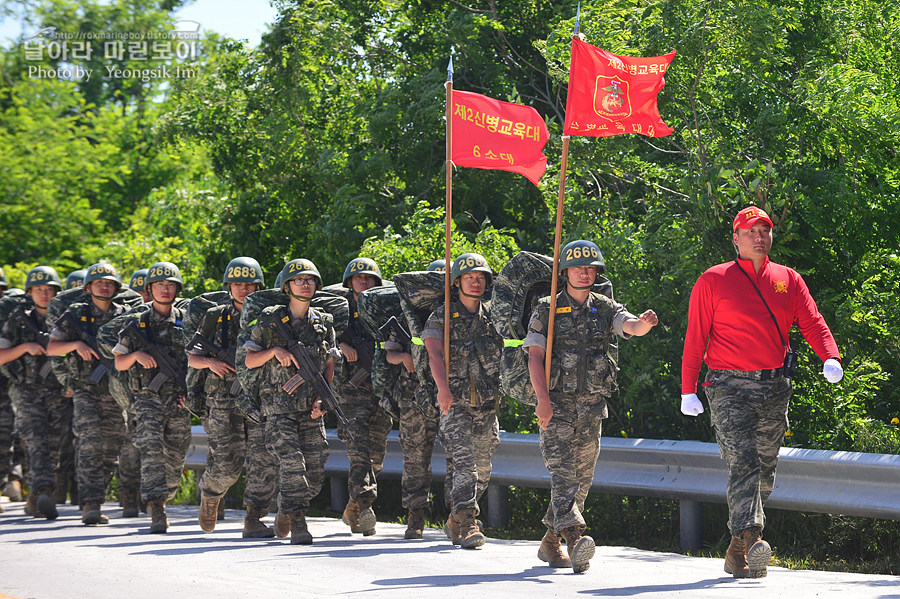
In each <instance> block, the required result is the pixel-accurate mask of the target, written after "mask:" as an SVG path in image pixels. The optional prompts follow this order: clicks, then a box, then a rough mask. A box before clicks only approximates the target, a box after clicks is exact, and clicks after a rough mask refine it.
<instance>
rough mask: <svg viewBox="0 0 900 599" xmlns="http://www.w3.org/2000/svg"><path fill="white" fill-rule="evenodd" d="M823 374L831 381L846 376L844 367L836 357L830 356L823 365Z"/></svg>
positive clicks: (833, 381)
mask: <svg viewBox="0 0 900 599" xmlns="http://www.w3.org/2000/svg"><path fill="white" fill-rule="evenodd" d="M822 374H823V375H824V376H825V380H826V381H828V382H829V383H836V382H838V381H840V380H841V379H842V378H844V369H843V368H841V363H840V362H838V361H837V360H835V359H834V358H828V359H827V360H825V364H823V365H822Z"/></svg>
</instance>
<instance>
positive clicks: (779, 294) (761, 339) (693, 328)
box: [681, 258, 840, 393]
mask: <svg viewBox="0 0 900 599" xmlns="http://www.w3.org/2000/svg"><path fill="white" fill-rule="evenodd" d="M738 262H739V263H740V267H739V266H738V264H737V263H735V262H734V261H732V262H725V263H724V264H718V265H716V266H713V267H712V268H710V269H709V270H707V271H706V272H705V273H703V274H702V275H700V278H699V279H697V283H696V284H695V285H694V289H693V290H692V291H691V302H690V308H689V311H688V328H687V334H686V335H685V338H684V355H683V356H682V362H681V392H682V393H696V392H697V379H698V377H699V376H700V366H701V363H702V362H704V361H705V362H706V365H707V366H708V367H709V368H712V369H716V370H768V369H771V368H779V367H781V366H782V365H784V356H785V349H784V346H783V345H782V343H781V339H779V337H778V331H780V332H781V337H782V338H783V339H784V340H785V342H787V340H788V331H790V329H791V325H792V324H793V323H794V322H795V321H796V322H797V326H798V327H799V329H800V332H801V333H802V334H803V337H804V338H805V339H806V341H807V342H809V344H810V345H811V346H812V348H813V349H814V350H815V352H816V354H817V355H818V356H819V358H821V359H822V361H823V362H824V361H825V360H827V359H828V358H838V359H840V353H839V352H838V348H837V344H836V343H835V342H834V337H833V336H832V334H831V331H830V330H829V329H828V325H827V324H825V319H824V318H823V317H822V315H821V314H819V309H818V308H817V307H816V302H815V301H813V298H812V296H811V295H810V294H809V289H808V288H807V287H806V283H805V282H804V281H803V278H802V277H801V276H800V275H799V274H798V273H797V272H796V271H795V270H794V269H792V268H788V267H787V266H782V265H780V264H775V263H774V262H770V261H769V259H768V258H766V260H765V263H764V264H763V266H762V268H760V270H759V274H757V273H756V272H755V271H754V269H753V263H752V262H750V261H749V260H741V259H738ZM740 269H743V270H744V272H745V273H747V274H748V275H749V277H750V279H749V280H748V278H747V277H745V276H744V275H743V274H741V271H740ZM751 280H752V281H753V283H756V286H757V288H759V291H760V292H761V293H762V295H763V297H764V298H766V302H767V303H768V304H769V308H771V310H772V313H773V314H775V318H776V319H777V320H778V331H776V329H775V324H774V323H773V322H772V317H771V316H770V315H769V311H768V310H766V306H765V305H764V304H763V302H762V300H761V299H760V298H759V295H758V294H757V293H756V290H755V289H753V284H752V283H751V282H750V281H751Z"/></svg>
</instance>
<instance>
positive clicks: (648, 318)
mask: <svg viewBox="0 0 900 599" xmlns="http://www.w3.org/2000/svg"><path fill="white" fill-rule="evenodd" d="M638 318H639V319H640V320H641V322H643V323H646V324H649V325H650V326H651V327H655V326H656V325H657V324H659V318H657V316H656V312H654V311H653V310H647V311H646V312H644V313H643V314H641V315H640V316H638Z"/></svg>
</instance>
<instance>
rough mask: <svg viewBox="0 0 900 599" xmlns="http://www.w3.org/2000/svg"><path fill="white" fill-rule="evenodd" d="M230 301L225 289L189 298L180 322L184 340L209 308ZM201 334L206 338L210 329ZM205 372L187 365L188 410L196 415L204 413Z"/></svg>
mask: <svg viewBox="0 0 900 599" xmlns="http://www.w3.org/2000/svg"><path fill="white" fill-rule="evenodd" d="M230 301H231V294H230V293H228V292H227V291H208V292H206V293H202V294H200V295H198V296H197V297H193V298H191V299H190V301H189V302H188V304H187V309H186V310H185V312H184V320H183V321H182V323H181V326H182V327H183V329H184V332H185V336H186V340H189V339H190V338H191V335H193V334H194V332H195V331H196V330H197V329H198V328H199V327H200V323H202V322H203V317H204V316H205V315H206V313H207V312H208V311H209V310H210V309H211V308H214V307H216V306H221V305H224V304H228V303H229V302H230ZM203 334H204V336H205V337H206V338H207V339H208V338H209V337H210V335H211V334H212V331H203ZM207 372H208V370H207V369H206V368H202V369H197V368H191V367H190V366H188V369H187V376H186V377H185V382H186V383H187V402H186V403H187V407H188V411H190V412H191V413H192V414H195V415H197V416H205V415H206V414H205V412H206V394H205V393H204V388H205V386H206V374H207Z"/></svg>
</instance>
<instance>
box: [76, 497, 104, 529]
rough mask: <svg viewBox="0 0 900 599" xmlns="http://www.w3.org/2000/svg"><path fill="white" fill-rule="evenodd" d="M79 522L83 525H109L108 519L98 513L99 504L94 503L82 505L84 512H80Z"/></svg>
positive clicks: (101, 513)
mask: <svg viewBox="0 0 900 599" xmlns="http://www.w3.org/2000/svg"><path fill="white" fill-rule="evenodd" d="M81 521H82V522H84V523H85V524H88V525H91V524H109V518H107V517H106V514H104V513H103V512H101V511H100V504H99V503H98V502H96V501H92V502H90V503H85V504H84V511H82V512H81Z"/></svg>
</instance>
